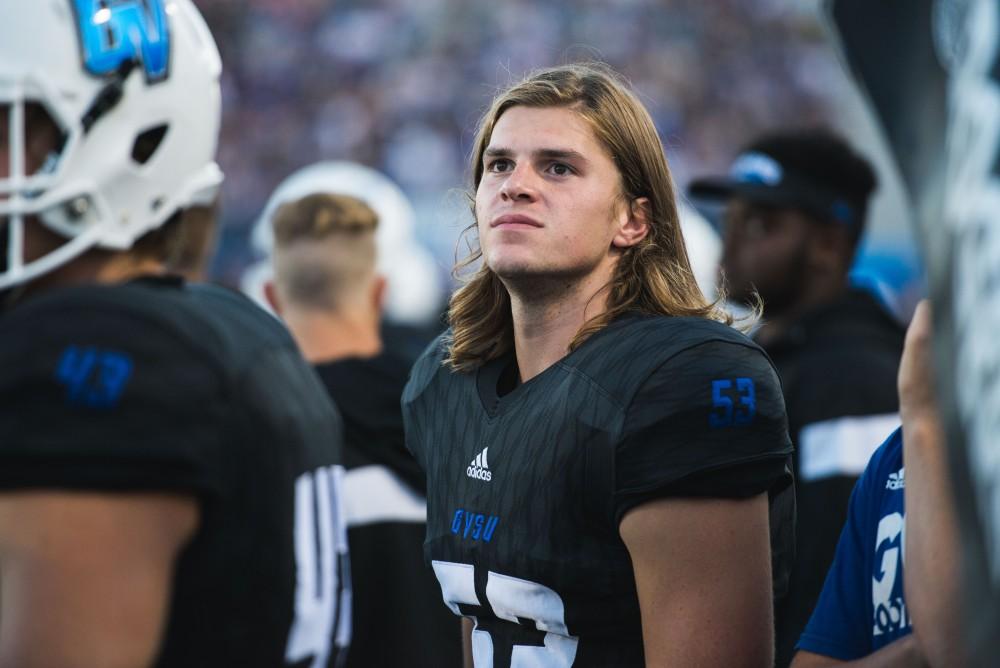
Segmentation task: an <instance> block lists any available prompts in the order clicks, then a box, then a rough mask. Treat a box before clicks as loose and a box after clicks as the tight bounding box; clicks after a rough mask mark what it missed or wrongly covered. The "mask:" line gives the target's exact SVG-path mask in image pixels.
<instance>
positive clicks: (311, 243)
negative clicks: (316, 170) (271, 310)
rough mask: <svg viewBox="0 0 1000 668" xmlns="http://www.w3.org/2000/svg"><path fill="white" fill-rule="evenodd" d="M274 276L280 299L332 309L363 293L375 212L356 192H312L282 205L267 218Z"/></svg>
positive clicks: (371, 261)
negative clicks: (269, 228) (272, 249)
mask: <svg viewBox="0 0 1000 668" xmlns="http://www.w3.org/2000/svg"><path fill="white" fill-rule="evenodd" d="M271 225H272V228H273V230H274V281H275V285H276V287H277V289H278V294H279V295H280V296H281V298H282V299H283V300H284V301H286V302H288V303H290V304H295V305H298V306H303V307H307V308H316V309H323V310H336V309H338V308H339V307H340V306H341V305H342V304H343V303H344V302H345V301H350V300H351V299H352V298H355V297H362V296H363V295H362V294H361V291H363V289H364V286H365V285H367V283H368V281H369V280H370V279H371V277H372V276H374V273H375V258H376V251H375V229H376V228H377V227H378V216H377V215H376V214H375V212H374V211H373V210H372V208H371V207H369V206H368V205H367V204H365V203H364V202H362V201H361V200H360V199H357V198H356V197H350V196H348V195H336V194H326V193H320V194H313V195H307V196H306V197H303V198H301V199H298V200H294V201H291V202H288V203H286V204H283V205H282V206H280V207H279V208H278V210H277V211H276V212H275V214H274V218H273V219H272V221H271Z"/></svg>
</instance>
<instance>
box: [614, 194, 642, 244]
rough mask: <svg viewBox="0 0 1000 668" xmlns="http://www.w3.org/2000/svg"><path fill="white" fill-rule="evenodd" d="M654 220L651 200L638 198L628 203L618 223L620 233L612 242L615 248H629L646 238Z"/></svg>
mask: <svg viewBox="0 0 1000 668" xmlns="http://www.w3.org/2000/svg"><path fill="white" fill-rule="evenodd" d="M651 218H652V215H651V212H650V205H649V198H648V197H636V198H635V199H633V200H631V201H630V202H629V203H628V206H627V207H626V209H625V211H623V212H622V215H621V217H620V219H619V223H618V233H617V234H615V236H614V238H613V239H612V240H611V245H612V246H614V247H615V248H629V247H631V246H634V245H636V244H637V243H639V242H640V241H642V240H643V239H645V238H646V235H647V234H649V224H650V219H651Z"/></svg>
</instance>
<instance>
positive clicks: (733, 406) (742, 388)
mask: <svg viewBox="0 0 1000 668" xmlns="http://www.w3.org/2000/svg"><path fill="white" fill-rule="evenodd" d="M733 384H734V379H729V378H721V379H719V380H713V381H712V410H711V412H710V413H709V414H708V424H709V426H710V427H712V428H713V429H719V428H721V427H745V426H746V425H748V424H750V423H751V422H753V419H754V417H755V416H756V415H757V393H756V390H755V389H754V384H753V379H752V378H736V379H735V393H734V392H733ZM734 398H735V399H736V401H735V402H734Z"/></svg>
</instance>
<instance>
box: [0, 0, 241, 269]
mask: <svg viewBox="0 0 1000 668" xmlns="http://www.w3.org/2000/svg"><path fill="white" fill-rule="evenodd" d="M0 3H2V4H4V5H5V6H6V9H7V11H5V12H4V16H5V18H4V20H3V21H0V110H2V111H5V112H6V113H0V119H2V118H4V117H6V120H7V123H6V125H7V127H5V128H2V129H0V234H2V235H3V236H0V247H2V246H6V257H5V258H0V269H2V271H0V289H2V288H6V287H9V286H12V285H16V284H20V283H24V282H25V281H29V280H31V279H33V278H36V277H37V276H39V275H42V274H44V273H46V272H49V271H52V270H53V269H55V268H57V267H59V266H61V265H63V264H65V263H66V262H68V261H70V260H72V259H73V258H75V257H77V256H78V255H79V254H80V253H82V252H84V251H86V250H87V249H89V248H94V247H100V248H106V249H117V250H123V249H128V248H130V247H131V245H132V244H133V243H134V242H135V241H136V240H137V239H138V238H139V237H141V236H142V235H143V234H145V233H146V232H149V231H150V230H153V229H155V228H157V227H159V226H160V225H162V224H163V223H164V222H165V221H166V220H167V219H169V218H170V217H171V216H172V215H173V214H174V213H175V212H177V211H179V210H181V209H184V208H186V207H189V206H192V205H198V204H210V203H211V202H212V201H213V199H214V198H215V195H216V193H217V191H218V188H219V185H220V184H221V182H222V172H221V171H220V170H219V167H218V165H217V164H216V163H215V159H214V156H215V150H216V144H217V141H218V133H219V122H220V114H221V93H220V87H219V77H220V74H221V71H222V63H221V59H220V57H219V51H218V49H217V47H216V45H215V42H214V41H213V39H212V36H211V34H210V33H209V31H208V27H207V26H206V25H205V22H204V20H203V19H202V17H201V15H200V14H199V13H198V10H197V9H195V6H194V4H193V3H192V2H191V0H117V1H116V2H102V1H101V0H30V1H28V2H24V1H20V0H0ZM39 109H44V112H45V113H47V115H48V116H49V117H50V119H51V121H52V122H54V124H55V125H56V126H57V127H58V129H59V131H60V132H61V135H62V136H61V141H60V142H59V143H60V145H58V146H56V147H54V148H53V150H52V152H51V153H49V155H48V158H47V159H44V160H38V159H34V160H32V158H31V152H30V150H28V149H27V148H26V147H29V146H31V142H32V137H31V135H30V133H31V132H32V128H30V127H26V123H25V119H26V116H27V117H30V116H31V114H26V110H30V111H31V112H33V113H34V112H37V111H38V110H39ZM4 139H6V142H5V141H4ZM32 162H39V163H41V164H40V166H38V167H37V168H36V169H34V170H33V171H34V173H30V174H29V173H26V172H27V171H28V169H27V167H28V166H29V165H30V164H31V163H32ZM26 216H34V217H35V218H36V219H37V220H39V221H41V223H42V224H44V225H45V226H46V227H47V228H49V229H50V230H52V231H53V232H56V233H57V234H58V235H60V236H61V237H63V238H65V239H66V240H67V241H66V243H64V244H63V245H62V246H60V247H59V248H58V249H56V250H54V251H52V252H50V253H48V254H46V255H43V256H42V257H38V258H25V257H24V221H25V217H26ZM4 237H5V239H4Z"/></svg>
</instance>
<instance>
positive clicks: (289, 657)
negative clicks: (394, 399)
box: [285, 466, 351, 668]
mask: <svg viewBox="0 0 1000 668" xmlns="http://www.w3.org/2000/svg"><path fill="white" fill-rule="evenodd" d="M343 476H344V469H343V468H342V467H340V466H330V467H324V468H320V469H316V470H315V471H313V472H311V473H304V474H302V475H301V476H299V479H298V480H296V481H295V619H294V620H293V621H292V628H291V630H290V631H289V634H288V645H287V647H286V649H285V660H286V661H288V662H290V663H295V662H298V661H301V660H303V659H307V658H309V657H312V664H311V666H312V668H326V665H327V662H328V660H329V657H330V649H331V645H336V647H338V648H344V647H347V644H348V641H349V640H350V635H351V589H350V581H349V575H348V572H349V571H348V557H347V529H346V525H345V523H344V512H343V506H342V504H341V491H340V490H341V489H342V481H343ZM335 624H336V635H335V634H334V631H335V629H334V625H335Z"/></svg>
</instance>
